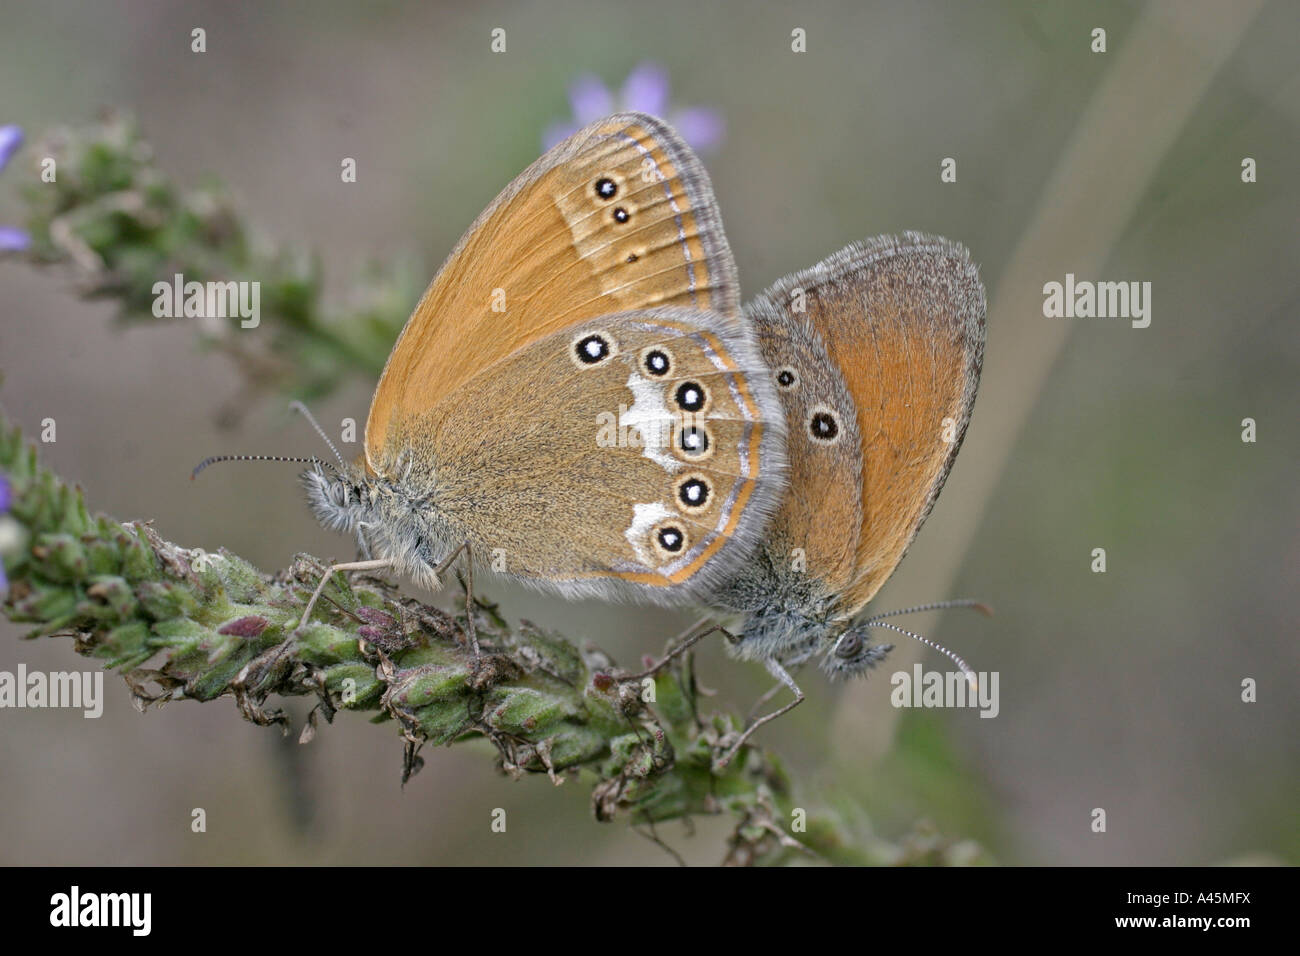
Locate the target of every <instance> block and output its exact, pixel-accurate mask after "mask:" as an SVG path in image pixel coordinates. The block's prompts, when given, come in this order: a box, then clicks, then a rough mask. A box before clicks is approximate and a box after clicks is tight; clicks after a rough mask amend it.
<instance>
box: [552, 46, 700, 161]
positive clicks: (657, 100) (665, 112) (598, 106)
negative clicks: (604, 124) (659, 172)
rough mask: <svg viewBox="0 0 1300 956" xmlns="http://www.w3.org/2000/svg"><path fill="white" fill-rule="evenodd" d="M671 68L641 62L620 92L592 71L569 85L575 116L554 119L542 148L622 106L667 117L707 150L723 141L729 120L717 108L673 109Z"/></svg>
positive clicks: (691, 141) (696, 145)
mask: <svg viewBox="0 0 1300 956" xmlns="http://www.w3.org/2000/svg"><path fill="white" fill-rule="evenodd" d="M668 91H669V83H668V71H667V70H665V69H664V68H663V67H662V66H660V65H659V64H658V63H649V62H647V63H641V64H638V65H637V66H636V67H635V68H634V69H633V70H632V72H631V73H629V74H628V76H627V79H626V80H624V81H623V87H622V89H620V90H619V92H618V95H617V96H615V95H614V93H613V92H612V91H611V90H610V89H609V88H608V87H606V86H605V84H603V83H602V82H601V81H600V79H599V78H598V77H595V76H593V75H591V74H590V73H586V74H583V75H582V76H580V77H578V78H577V79H576V80H574V81H573V82H572V83H571V84H570V85H569V107H570V109H571V110H572V111H573V118H572V119H568V120H559V121H557V122H554V123H551V124H550V125H549V126H547V127H546V130H545V131H544V132H543V133H542V148H543V149H550V148H551V147H552V146H554V145H555V144H557V143H559V142H560V141H561V140H563V139H566V138H567V137H569V136H572V135H573V134H574V133H576V132H577V131H578V130H580V129H581V128H582V127H584V126H586V125H587V124H588V123H594V122H595V121H596V120H598V119H600V118H601V117H602V116H608V115H609V114H610V113H614V112H618V111H621V110H634V111H636V112H639V113H650V114H651V115H653V116H659V117H662V118H663V119H666V120H667V121H668V123H669V124H670V125H672V126H674V127H676V129H677V132H678V133H680V134H681V136H682V138H683V139H684V140H686V142H687V143H689V144H690V145H691V147H693V148H694V149H697V150H699V151H700V152H708V151H709V150H711V149H713V148H714V147H716V146H717V145H718V144H720V143H721V142H722V138H723V136H724V135H725V133H726V124H725V123H724V122H723V119H722V114H720V113H719V112H718V111H717V110H713V109H709V108H707V107H703V106H695V107H688V108H685V109H678V110H674V109H673V108H672V107H671V105H670V103H669V96H668Z"/></svg>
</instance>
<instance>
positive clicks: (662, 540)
mask: <svg viewBox="0 0 1300 956" xmlns="http://www.w3.org/2000/svg"><path fill="white" fill-rule="evenodd" d="M655 541H657V542H658V543H659V547H661V548H662V549H663V550H664V551H666V552H668V553H669V554H677V553H678V552H679V551H681V550H682V548H684V547H686V532H684V531H683V530H682V529H681V528H679V527H677V526H676V525H671V524H670V525H664V527H662V528H660V529H659V530H658V531H656V532H655Z"/></svg>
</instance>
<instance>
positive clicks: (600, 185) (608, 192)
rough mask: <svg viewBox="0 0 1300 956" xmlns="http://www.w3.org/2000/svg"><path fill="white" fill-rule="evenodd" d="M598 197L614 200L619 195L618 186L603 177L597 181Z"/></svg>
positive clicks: (606, 177)
mask: <svg viewBox="0 0 1300 956" xmlns="http://www.w3.org/2000/svg"><path fill="white" fill-rule="evenodd" d="M595 189H596V195H597V196H599V197H600V198H601V199H613V198H614V196H615V195H616V194H617V193H618V184H617V183H615V182H614V180H612V179H610V178H609V177H608V176H601V177H600V178H599V179H597V180H596V186H595Z"/></svg>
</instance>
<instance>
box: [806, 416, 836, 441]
mask: <svg viewBox="0 0 1300 956" xmlns="http://www.w3.org/2000/svg"><path fill="white" fill-rule="evenodd" d="M808 433H809V434H810V435H812V437H813V440H814V441H819V442H823V443H825V444H828V445H829V444H831V443H832V442H834V441H835V440H836V439H837V438H839V436H840V423H839V420H838V419H837V418H836V417H835V413H834V412H832V411H831V410H830V409H828V408H820V409H817V410H816V411H814V412H813V414H812V417H811V418H809V419H808Z"/></svg>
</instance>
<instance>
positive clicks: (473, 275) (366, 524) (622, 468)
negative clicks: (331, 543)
mask: <svg viewBox="0 0 1300 956" xmlns="http://www.w3.org/2000/svg"><path fill="white" fill-rule="evenodd" d="M738 303H739V290H738V286H737V280H736V268H735V264H734V262H733V260H732V255H731V250H730V248H729V246H728V244H727V241H726V238H725V236H724V234H723V231H722V223H721V216H720V214H719V212H718V208H717V204H716V201H715V199H714V196H713V190H712V186H711V185H710V183H709V180H708V177H707V175H706V173H705V171H704V169H703V168H702V167H701V166H700V164H699V163H698V161H697V160H696V159H695V157H694V156H693V154H692V153H691V151H690V150H689V148H688V147H687V146H686V144H685V143H684V142H683V141H682V140H681V139H680V138H679V137H678V136H677V134H676V133H674V132H673V131H672V130H671V129H670V128H669V127H668V126H666V125H665V124H664V123H663V122H661V121H660V120H657V119H655V118H653V117H651V116H648V115H645V114H640V113H622V114H617V115H614V116H610V117H608V118H606V119H604V120H601V121H599V122H597V123H594V124H592V125H590V126H588V127H586V128H585V129H583V130H581V131H579V132H578V133H576V134H574V135H573V136H572V137H570V138H569V139H568V140H566V141H564V142H562V143H560V144H559V145H557V146H556V147H554V148H553V149H551V150H550V151H549V152H547V153H546V154H545V155H543V156H542V157H541V158H540V159H538V160H537V161H536V162H535V163H533V164H532V165H531V166H529V167H528V169H526V170H525V171H524V172H523V173H522V174H520V176H519V177H517V178H516V179H515V180H514V182H512V183H511V184H510V185H509V186H507V187H506V189H505V190H504V191H503V192H502V193H501V194H500V195H499V196H498V197H497V198H496V199H495V200H494V201H493V202H492V204H491V205H490V206H488V207H487V209H485V210H484V211H483V213H482V214H481V215H480V216H479V217H478V219H476V220H475V221H474V223H473V224H472V225H471V226H470V227H469V230H468V231H467V232H466V233H465V235H464V237H463V238H462V239H461V240H460V242H459V243H458V244H457V245H456V247H455V248H454V249H453V250H452V252H451V254H450V255H449V256H448V258H447V260H446V262H444V263H443V265H442V267H441V269H440V270H439V271H438V273H437V275H436V276H435V277H434V279H433V281H432V282H431V283H430V285H429V287H428V289H427V290H426V291H425V293H424V295H423V297H422V298H421V299H420V301H419V303H418V304H417V305H416V307H415V310H414V312H413V314H412V315H411V317H410V319H409V320H408V321H407V323H406V326H405V328H404V329H403V330H402V333H401V335H400V336H399V338H398V339H397V343H396V345H395V346H394V348H393V351H392V354H391V355H390V356H389V359H388V362H387V364H386V366H385V368H384V371H383V374H382V376H381V378H380V380H379V384H378V387H377V388H376V390H375V394H374V399H373V401H372V403H371V406H370V414H369V417H368V419H367V422H366V429H365V455H364V457H363V458H362V459H361V460H359V461H358V462H354V463H344V462H343V461H342V460H341V459H340V462H339V466H338V467H337V468H335V467H334V466H333V465H330V464H325V463H317V464H315V465H314V466H313V467H312V468H311V469H309V470H307V471H306V472H304V474H303V481H304V484H305V486H306V489H307V494H308V501H309V504H310V506H311V508H312V510H313V512H314V513H315V515H316V516H317V518H318V519H319V520H320V521H321V522H322V523H323V524H324V525H325V526H326V527H328V528H331V529H334V530H337V531H340V532H350V533H354V534H356V536H357V538H358V543H359V545H360V548H361V550H362V552H363V555H364V556H365V560H360V561H355V562H347V563H344V564H339V565H335V566H334V567H333V568H332V569H331V573H332V572H333V571H338V570H363V569H369V570H374V569H380V568H386V569H390V570H393V571H397V572H399V573H401V574H403V575H406V576H408V577H410V578H412V579H413V580H414V581H415V582H416V583H417V584H420V585H421V586H424V587H428V588H431V589H432V588H437V587H438V586H439V583H440V575H441V574H442V573H443V572H444V571H445V570H446V569H447V568H448V567H449V566H450V564H451V562H452V561H454V560H455V559H456V558H457V557H458V556H460V555H461V554H462V553H463V554H464V555H465V557H466V559H467V561H466V567H467V585H468V586H469V587H470V588H472V569H473V567H474V565H475V564H479V565H486V566H489V567H491V568H492V569H493V570H494V571H497V572H499V573H502V574H504V575H505V576H506V577H508V578H511V579H513V580H515V581H518V582H521V583H523V584H525V585H529V586H531V587H534V588H538V589H541V590H543V591H548V592H551V593H556V594H560V595H563V596H566V597H598V598H606V599H632V600H638V601H645V602H652V603H660V604H680V603H686V602H700V601H705V600H707V599H708V598H709V597H710V596H711V595H712V594H713V593H715V592H716V590H717V589H718V588H719V587H720V586H721V585H722V584H723V583H724V582H726V581H727V580H730V579H731V578H732V577H733V576H734V574H735V573H736V572H737V571H738V570H739V569H740V567H741V566H742V564H743V563H744V561H745V560H746V559H747V558H748V557H749V555H750V554H751V553H752V552H753V551H754V549H755V548H756V547H757V546H758V543H759V541H760V538H761V535H762V531H763V528H764V526H765V524H766V523H767V520H768V519H769V518H770V517H771V516H772V515H773V514H774V513H776V511H777V508H778V506H779V504H780V500H781V495H782V493H783V491H784V489H785V473H786V465H785V454H784V444H785V422H786V415H785V411H784V408H783V405H782V399H781V398H780V397H779V395H778V390H777V386H776V384H775V382H774V380H773V379H772V377H771V375H770V374H769V371H768V368H767V365H766V363H765V362H764V360H763V356H762V353H761V351H760V348H759V344H758V338H757V335H756V333H755V328H754V326H753V325H752V324H751V323H749V322H746V321H744V320H743V319H742V317H741V315H740V312H739V307H738ZM329 577H330V575H326V577H325V579H323V580H322V582H321V585H320V587H318V588H317V590H316V593H315V594H314V595H313V596H312V599H311V601H310V602H309V603H308V606H307V608H306V610H305V611H304V614H303V618H302V621H303V623H306V621H307V620H308V619H309V617H310V614H311V611H312V608H313V606H314V605H315V603H316V600H317V597H318V596H319V594H320V593H321V589H322V588H323V587H324V585H325V581H326V580H328V579H329ZM469 617H470V618H471V619H472V617H473V615H472V614H471V615H469ZM469 627H470V629H471V630H470V639H471V641H472V642H473V643H474V647H475V651H476V654H477V648H478V645H477V640H476V639H475V638H474V635H473V633H472V627H473V622H472V620H471V621H470V623H469Z"/></svg>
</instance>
